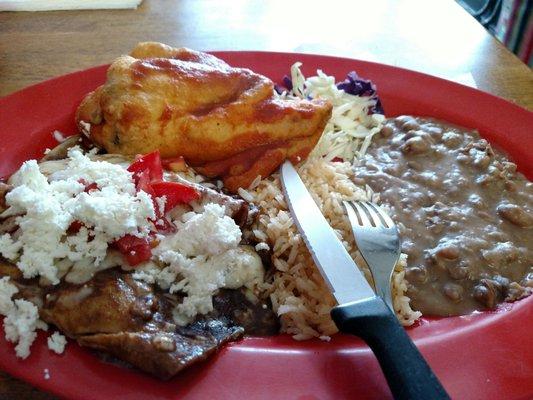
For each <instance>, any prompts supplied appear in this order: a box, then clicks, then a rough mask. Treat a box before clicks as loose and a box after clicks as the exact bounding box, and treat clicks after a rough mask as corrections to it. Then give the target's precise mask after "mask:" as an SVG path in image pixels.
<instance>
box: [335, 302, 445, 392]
mask: <svg viewBox="0 0 533 400" xmlns="http://www.w3.org/2000/svg"><path fill="white" fill-rule="evenodd" d="M331 317H332V318H333V320H334V321H335V324H336V325H337V327H338V328H339V330H340V331H341V332H344V333H351V334H353V335H356V336H359V337H360V338H361V339H363V340H364V341H365V342H366V343H367V344H368V345H369V346H370V348H371V349H372V351H373V352H374V354H375V356H376V358H377V359H378V361H379V364H380V365H381V369H382V370H383V373H384V374H385V378H386V379H387V382H388V384H389V387H390V390H391V392H392V395H393V396H394V398H395V399H397V400H415V399H416V400H418V399H423V400H425V399H431V400H441V399H449V398H450V397H449V396H448V394H447V393H446V391H445V390H444V388H443V387H442V385H441V383H440V382H439V380H438V378H437V377H436V376H435V374H434V373H433V371H432V370H431V368H430V367H429V365H428V364H427V362H426V360H424V357H422V354H420V352H419V351H418V349H417V348H416V346H415V344H414V343H413V342H412V340H411V339H410V338H409V336H408V335H407V333H406V332H405V330H404V329H403V327H402V326H401V325H400V323H399V322H398V319H397V318H396V316H395V315H394V314H393V313H392V312H391V311H390V309H389V308H388V307H387V306H386V304H385V302H384V301H383V300H382V299H381V298H379V297H373V298H371V299H369V300H363V301H358V302H354V303H348V304H344V305H341V306H337V307H335V308H333V310H331Z"/></svg>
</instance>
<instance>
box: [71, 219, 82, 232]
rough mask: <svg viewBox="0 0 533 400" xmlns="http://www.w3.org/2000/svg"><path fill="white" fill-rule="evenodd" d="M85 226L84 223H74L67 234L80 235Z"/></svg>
mask: <svg viewBox="0 0 533 400" xmlns="http://www.w3.org/2000/svg"><path fill="white" fill-rule="evenodd" d="M82 226H83V222H80V221H73V222H72V223H71V224H70V226H69V227H68V229H67V233H70V234H75V233H78V232H79V231H80V229H81V227H82Z"/></svg>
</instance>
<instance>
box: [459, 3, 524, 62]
mask: <svg viewBox="0 0 533 400" xmlns="http://www.w3.org/2000/svg"><path fill="white" fill-rule="evenodd" d="M457 2H458V3H459V4H460V5H461V6H463V8H464V9H465V10H466V11H468V12H469V13H470V15H472V16H473V17H474V18H475V19H477V20H478V21H479V22H480V23H481V24H482V25H483V26H484V27H485V29H487V30H488V31H489V32H490V33H492V34H493V35H494V36H495V37H496V38H497V39H498V40H499V41H500V42H502V43H503V44H505V46H506V47H507V48H508V49H509V50H511V51H512V52H513V53H515V54H516V55H517V56H518V57H519V58H520V59H521V60H522V61H523V62H524V63H526V64H527V65H529V66H530V67H532V66H533V51H532V49H533V19H532V18H531V6H532V4H533V1H532V0H457Z"/></svg>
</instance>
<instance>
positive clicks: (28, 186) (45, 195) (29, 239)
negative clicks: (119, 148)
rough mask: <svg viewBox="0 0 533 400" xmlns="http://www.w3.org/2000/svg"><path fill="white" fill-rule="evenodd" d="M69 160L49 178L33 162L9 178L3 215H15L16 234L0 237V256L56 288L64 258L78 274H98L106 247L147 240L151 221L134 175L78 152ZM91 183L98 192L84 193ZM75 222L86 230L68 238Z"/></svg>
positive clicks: (150, 207) (149, 205)
mask: <svg viewBox="0 0 533 400" xmlns="http://www.w3.org/2000/svg"><path fill="white" fill-rule="evenodd" d="M68 156H69V159H68V162H67V164H66V166H65V168H64V169H62V170H59V171H56V172H53V173H52V174H51V175H50V176H49V177H48V179H47V177H46V176H45V175H43V174H42V173H41V171H40V170H39V165H38V164H37V162H36V161H35V160H30V161H26V162H25V163H24V164H23V165H22V167H21V168H20V169H19V170H18V171H17V172H16V173H15V174H13V176H12V177H11V178H10V181H9V183H10V184H11V185H13V186H14V187H13V189H12V190H11V191H10V192H9V193H8V194H7V195H6V204H7V205H8V206H9V208H8V209H7V210H6V211H5V212H4V213H3V214H2V216H3V217H6V216H10V215H16V216H17V217H16V222H17V224H18V226H19V230H18V231H17V232H16V235H10V234H4V235H3V236H2V237H0V253H1V254H2V256H4V257H5V258H7V259H9V260H11V261H13V262H15V263H16V264H17V266H18V267H19V269H20V270H21V271H22V273H23V274H24V277H25V278H33V277H35V276H39V275H40V276H42V277H44V278H46V280H48V281H49V282H50V283H52V284H57V283H58V282H59V277H58V270H57V267H56V266H55V264H56V263H57V261H58V260H61V259H65V258H66V259H69V260H70V261H72V262H73V263H74V267H77V269H78V270H81V269H84V270H86V269H88V268H89V269H90V268H94V269H95V271H97V270H98V266H99V264H100V263H101V262H102V261H103V260H104V258H105V257H106V253H107V248H108V243H110V242H113V241H114V240H116V239H118V238H120V237H122V236H123V235H124V234H133V235H136V236H140V237H146V236H147V235H148V233H149V231H150V228H151V226H152V223H151V222H150V220H153V219H154V218H155V212H154V207H153V203H152V200H151V198H150V196H149V195H148V194H146V193H145V192H142V191H141V192H138V193H136V190H135V185H134V182H133V179H132V174H131V173H130V172H128V171H127V170H126V169H124V168H123V167H122V166H120V165H114V164H111V163H109V162H105V161H92V160H90V159H89V157H87V156H86V155H84V154H82V152H81V151H80V149H79V148H77V147H74V148H72V149H70V150H69V153H68ZM82 182H83V183H82ZM93 182H94V183H96V184H97V185H98V189H99V190H91V191H90V192H89V193H86V192H84V190H85V184H84V183H93ZM74 221H80V222H81V223H83V224H84V225H85V226H87V227H89V229H87V228H85V227H82V228H81V229H80V230H79V232H78V233H76V234H71V235H68V236H67V235H66V232H67V229H68V227H69V226H70V224H71V223H72V222H74ZM86 276H87V277H88V278H90V277H91V276H92V274H87V275H86Z"/></svg>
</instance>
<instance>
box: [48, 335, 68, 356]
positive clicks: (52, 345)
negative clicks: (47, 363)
mask: <svg viewBox="0 0 533 400" xmlns="http://www.w3.org/2000/svg"><path fill="white" fill-rule="evenodd" d="M47 343H48V348H49V349H50V350H52V351H53V352H54V353H57V354H61V353H63V352H64V351H65V346H66V344H67V338H66V337H65V336H63V335H62V334H60V333H59V332H54V333H53V334H52V335H50V336H49V337H48V340H47Z"/></svg>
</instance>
